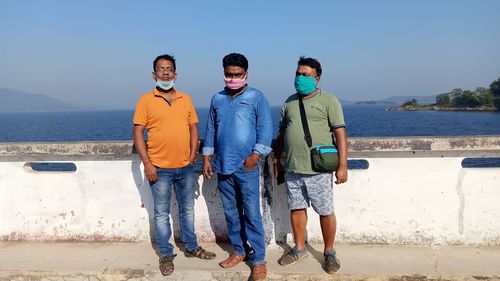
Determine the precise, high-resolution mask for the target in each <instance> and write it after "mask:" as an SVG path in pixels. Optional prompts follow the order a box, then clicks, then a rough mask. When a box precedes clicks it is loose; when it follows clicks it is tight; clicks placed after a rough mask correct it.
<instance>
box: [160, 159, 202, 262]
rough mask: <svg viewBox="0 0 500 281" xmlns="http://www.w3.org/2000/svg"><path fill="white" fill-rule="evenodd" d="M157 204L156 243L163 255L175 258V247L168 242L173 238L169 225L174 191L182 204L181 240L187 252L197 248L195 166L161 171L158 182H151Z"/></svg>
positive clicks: (180, 217)
mask: <svg viewBox="0 0 500 281" xmlns="http://www.w3.org/2000/svg"><path fill="white" fill-rule="evenodd" d="M150 185H151V191H152V193H153V201H154V220H155V238H156V244H157V245H158V249H159V251H160V255H161V256H172V255H173V254H174V247H173V245H172V244H171V243H170V242H169V240H170V237H171V236H172V228H171V225H170V217H169V216H170V199H171V198H172V189H174V190H175V196H176V198H177V203H178V205H179V225H180V228H181V241H182V243H183V244H184V246H185V247H186V250H188V251H192V250H194V249H196V248H197V247H198V242H197V240H196V234H195V233H194V165H187V166H186V167H183V168H172V169H164V168H158V180H157V181H156V182H152V183H151V182H150Z"/></svg>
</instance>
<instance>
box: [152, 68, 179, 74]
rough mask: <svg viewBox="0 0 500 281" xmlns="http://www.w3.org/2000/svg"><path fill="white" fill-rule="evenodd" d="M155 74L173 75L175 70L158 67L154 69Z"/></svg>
mask: <svg viewBox="0 0 500 281" xmlns="http://www.w3.org/2000/svg"><path fill="white" fill-rule="evenodd" d="M156 72H158V73H163V72H165V73H175V70H174V69H173V68H170V67H167V68H164V67H159V68H157V69H156Z"/></svg>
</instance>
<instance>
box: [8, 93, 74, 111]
mask: <svg viewBox="0 0 500 281" xmlns="http://www.w3.org/2000/svg"><path fill="white" fill-rule="evenodd" d="M71 109H74V107H73V106H70V105H67V104H65V103H63V102H61V101H59V100H57V99H54V98H51V97H49V96H46V95H41V94H32V93H26V92H21V91H16V90H10V89H5V88H0V112H7V111H55V110H71Z"/></svg>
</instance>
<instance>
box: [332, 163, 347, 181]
mask: <svg viewBox="0 0 500 281" xmlns="http://www.w3.org/2000/svg"><path fill="white" fill-rule="evenodd" d="M335 177H336V178H337V180H336V181H335V184H342V183H344V182H346V181H347V167H339V168H338V169H337V171H335Z"/></svg>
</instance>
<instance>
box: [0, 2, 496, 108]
mask: <svg viewBox="0 0 500 281" xmlns="http://www.w3.org/2000/svg"><path fill="white" fill-rule="evenodd" d="M499 12H500V1H496V0H470V1H461V0H449V1H446V0H441V1H430V0H429V1H427V0H419V1H416V0H415V1H402V0H401V1H396V0H379V1H368V0H366V1H361V0H360V1H326V0H325V1H280V0H276V1H271V0H267V1H259V0H257V1H225V0H222V1H189V0H185V1H62V0H60V1H49V0H47V1H35V0H33V1H17V0H1V1H0V40H1V41H0V42H1V43H0V88H9V89H14V90H20V91H26V92H31V93H41V94H46V95H49V96H52V97H55V98H57V99H60V100H62V101H64V102H68V103H75V104H80V105H88V106H91V107H92V106H94V107H96V108H102V107H110V108H133V107H134V106H135V103H136V101H137V99H138V98H139V96H141V95H142V94H144V93H146V92H148V91H150V90H151V89H152V88H153V86H154V81H153V80H152V79H151V72H152V61H153V60H154V58H155V57H156V56H157V55H159V54H164V53H168V54H172V55H174V56H175V57H176V59H177V73H178V81H177V83H176V86H177V88H178V89H180V90H182V91H184V92H187V93H188V94H190V95H191V96H192V97H193V100H194V102H195V105H196V106H197V107H207V106H208V104H209V101H210V97H211V96H212V94H213V93H215V92H216V91H218V90H220V89H221V88H222V87H223V85H224V84H223V75H222V63H221V60H222V57H223V56H224V55H226V54H227V53H230V52H240V53H242V54H244V55H245V56H247V58H248V59H249V62H250V67H249V84H250V85H251V86H254V87H256V88H259V89H261V90H262V91H263V92H264V93H265V94H266V96H267V97H268V99H269V101H270V103H271V104H272V105H280V104H281V103H282V102H283V101H284V100H285V99H286V97H287V96H288V95H289V94H291V93H292V92H293V78H294V73H295V68H296V63H297V59H298V57H299V56H301V55H306V56H311V57H315V58H317V59H318V60H319V61H320V62H321V63H322V66H323V76H322V81H321V84H320V85H321V88H323V89H325V90H328V91H330V92H332V93H334V94H335V95H337V96H338V97H339V98H341V99H344V100H351V101H358V100H373V99H382V98H386V97H389V96H394V95H404V96H406V95H433V94H438V93H442V92H445V91H449V90H451V89H453V88H457V87H461V88H464V89H474V88H475V87H477V86H486V87H487V86H488V85H489V84H490V83H491V82H492V81H493V80H495V79H496V78H498V77H499V76H500V51H499V50H500V16H498V15H499Z"/></svg>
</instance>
